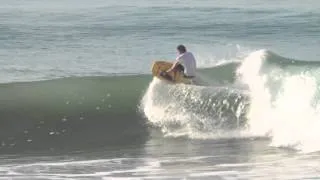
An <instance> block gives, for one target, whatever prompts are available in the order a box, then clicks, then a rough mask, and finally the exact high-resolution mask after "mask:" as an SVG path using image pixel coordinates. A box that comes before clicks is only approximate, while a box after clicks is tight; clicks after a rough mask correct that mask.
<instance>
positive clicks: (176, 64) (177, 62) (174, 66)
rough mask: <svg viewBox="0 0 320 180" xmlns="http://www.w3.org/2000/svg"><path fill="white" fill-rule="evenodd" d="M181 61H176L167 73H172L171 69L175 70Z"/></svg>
mask: <svg viewBox="0 0 320 180" xmlns="http://www.w3.org/2000/svg"><path fill="white" fill-rule="evenodd" d="M179 63H180V62H179V61H176V62H174V63H173V65H172V66H171V68H170V69H168V70H167V73H170V72H171V71H173V70H174V69H175V68H176V67H177V66H178V64H179Z"/></svg>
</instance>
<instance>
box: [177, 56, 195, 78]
mask: <svg viewBox="0 0 320 180" xmlns="http://www.w3.org/2000/svg"><path fill="white" fill-rule="evenodd" d="M176 60H177V61H179V63H181V64H182V65H183V67H184V73H185V75H187V76H196V69H197V64H196V59H195V58H194V56H193V54H192V53H191V52H185V53H183V54H180V55H179V56H178V57H177V58H176Z"/></svg>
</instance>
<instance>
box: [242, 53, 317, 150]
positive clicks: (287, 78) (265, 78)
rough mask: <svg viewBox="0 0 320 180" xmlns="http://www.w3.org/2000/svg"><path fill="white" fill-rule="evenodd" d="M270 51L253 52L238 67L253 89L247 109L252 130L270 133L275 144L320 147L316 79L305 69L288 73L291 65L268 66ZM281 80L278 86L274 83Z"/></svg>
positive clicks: (273, 144)
mask: <svg viewBox="0 0 320 180" xmlns="http://www.w3.org/2000/svg"><path fill="white" fill-rule="evenodd" d="M266 55H267V51H265V50H260V51H256V52H254V53H251V54H250V55H249V56H248V57H247V58H246V59H245V60H244V62H243V64H242V66H241V67H240V68H239V69H238V73H239V75H240V76H241V80H242V82H243V83H245V84H247V85H248V87H249V89H250V97H251V108H250V110H249V113H248V119H249V125H250V129H249V130H250V133H252V135H259V136H270V137H271V138H272V143H271V145H272V146H276V147H290V148H294V149H296V150H301V152H313V151H319V150H320V144H319V143H317V142H318V140H319V138H320V131H319V129H320V111H319V108H320V106H319V105H320V104H318V102H317V99H316V94H317V93H318V90H317V86H318V85H317V80H316V78H315V77H314V76H313V75H312V74H310V73H308V72H306V73H298V74H294V73H293V74H290V73H287V71H288V69H284V70H282V69H280V68H279V67H272V68H271V70H268V71H266V72H261V71H262V70H264V69H263V68H266V66H265V65H264V62H265V60H266V57H267V56H266ZM275 82H276V83H278V84H279V87H278V88H275V87H272V86H271V85H272V84H273V83H275Z"/></svg>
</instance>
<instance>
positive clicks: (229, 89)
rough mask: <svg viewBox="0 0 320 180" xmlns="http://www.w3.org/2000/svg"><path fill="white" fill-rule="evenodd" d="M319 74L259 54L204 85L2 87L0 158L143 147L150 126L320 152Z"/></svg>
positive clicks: (112, 79)
mask: <svg viewBox="0 0 320 180" xmlns="http://www.w3.org/2000/svg"><path fill="white" fill-rule="evenodd" d="M319 70H320V66H319V63H318V62H307V61H299V60H292V59H290V58H285V57H281V56H280V55H277V54H276V53H273V52H270V51H266V50H259V51H254V52H252V53H250V54H249V55H248V56H247V57H245V58H244V59H243V60H241V61H230V62H227V63H224V64H219V65H217V66H214V67H210V68H204V69H200V70H199V72H198V76H199V77H200V78H201V79H202V80H203V81H205V82H207V85H206V86H193V85H182V84H179V85H170V84H166V83H164V82H162V81H159V80H157V79H156V78H154V79H152V77H151V76H150V75H122V76H109V77H71V78H62V79H55V80H47V81H39V82H21V83H5V84H0V92H1V93H0V99H1V101H0V103H1V108H0V114H1V120H0V123H1V126H0V128H1V129H0V142H1V147H0V152H1V153H14V152H25V151H33V150H44V151H47V150H51V151H55V150H79V149H85V148H99V147H108V146H114V145H130V144H132V143H133V144H137V143H141V144H143V143H145V141H146V140H147V139H148V137H149V135H150V134H149V130H150V128H157V129H160V130H161V131H162V132H163V134H164V136H173V137H177V136H186V137H188V138H197V139H198V138H200V139H207V138H218V139H219V138H243V137H248V136H249V137H257V136H259V137H260V136H262V137H269V138H270V139H271V141H272V143H271V145H274V146H277V147H291V148H294V149H297V150H301V151H302V152H313V151H318V150H319V149H320V147H318V146H317V145H316V143H314V142H315V141H316V139H317V138H318V137H319V136H320V134H319V133H318V131H317V129H319V125H320V122H319V120H318V119H319V118H318V117H319V107H320V106H319V94H320V92H319V88H318V86H319V85H318V84H319V83H320V82H319V81H320V77H319V72H320V71H319Z"/></svg>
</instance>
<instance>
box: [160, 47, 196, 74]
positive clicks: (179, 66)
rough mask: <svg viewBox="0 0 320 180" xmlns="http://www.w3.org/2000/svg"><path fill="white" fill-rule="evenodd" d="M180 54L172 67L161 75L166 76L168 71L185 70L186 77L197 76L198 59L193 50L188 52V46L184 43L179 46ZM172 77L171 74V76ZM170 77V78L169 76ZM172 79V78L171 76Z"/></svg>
mask: <svg viewBox="0 0 320 180" xmlns="http://www.w3.org/2000/svg"><path fill="white" fill-rule="evenodd" d="M177 51H178V56H177V58H176V61H175V62H174V63H173V65H172V67H171V68H170V69H168V70H167V71H166V72H163V73H162V74H161V75H162V76H164V77H166V76H168V73H170V72H172V71H181V72H184V77H185V78H187V79H193V78H195V76H196V68H197V66H196V59H195V58H194V56H193V54H192V53H191V52H187V48H186V47H185V46H184V45H179V46H177ZM169 77H170V76H169ZM169 77H168V78H169ZM170 79H171V78H170Z"/></svg>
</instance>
